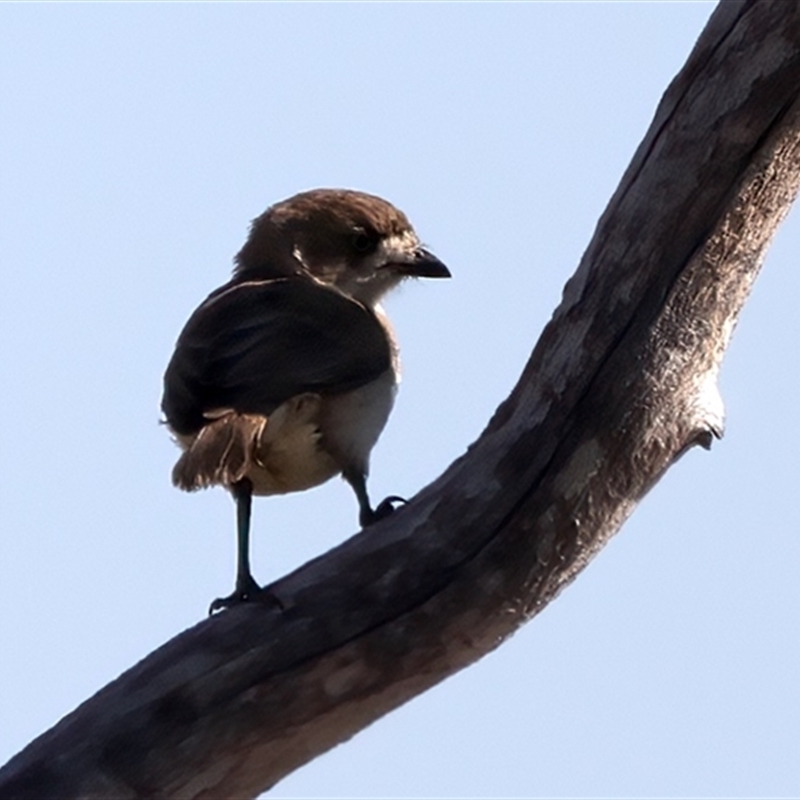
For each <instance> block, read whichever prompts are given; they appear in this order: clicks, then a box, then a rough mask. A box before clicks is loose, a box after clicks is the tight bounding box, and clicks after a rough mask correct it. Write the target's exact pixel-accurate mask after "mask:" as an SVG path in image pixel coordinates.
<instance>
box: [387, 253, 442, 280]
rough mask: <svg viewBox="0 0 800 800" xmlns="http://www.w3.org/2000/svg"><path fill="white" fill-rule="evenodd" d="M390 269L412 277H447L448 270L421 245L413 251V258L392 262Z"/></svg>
mask: <svg viewBox="0 0 800 800" xmlns="http://www.w3.org/2000/svg"><path fill="white" fill-rule="evenodd" d="M391 269H392V270H393V271H394V272H396V273H397V274H398V275H408V276H409V277H412V278H449V277H450V270H449V269H447V267H446V266H445V265H444V264H443V263H442V262H441V261H439V259H438V258H436V256H435V255H433V253H429V252H428V251H427V250H425V249H423V248H422V247H418V248H417V249H416V250H415V251H414V259H413V260H412V261H405V262H403V263H398V262H394V263H393V264H392V265H391Z"/></svg>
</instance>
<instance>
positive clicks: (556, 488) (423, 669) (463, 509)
mask: <svg viewBox="0 0 800 800" xmlns="http://www.w3.org/2000/svg"><path fill="white" fill-rule="evenodd" d="M799 95H800V7H798V6H797V4H795V3H786V2H783V0H745V2H732V1H731V0H726V2H724V3H721V4H720V6H719V7H718V8H717V10H716V11H715V13H714V14H713V16H712V18H711V20H710V22H709V24H708V26H707V27H706V29H705V31H704V32H703V34H702V36H701V38H700V40H699V41H698V43H697V45H696V47H695V49H694V51H693V52H692V54H691V56H690V58H689V60H688V62H687V64H686V66H685V67H684V68H683V70H682V71H681V72H680V74H679V75H678V76H677V77H676V78H675V80H674V81H673V83H672V84H671V86H670V87H669V89H668V90H667V92H666V94H665V95H664V98H663V99H662V102H661V104H660V106H659V108H658V110H657V112H656V116H655V119H654V121H653V123H652V125H651V127H650V130H649V131H648V133H647V135H646V136H645V139H644V141H643V142H642V144H641V145H640V147H639V149H638V151H637V152H636V154H635V156H634V158H633V161H632V163H631V165H630V167H629V168H628V170H627V172H626V173H625V175H624V177H623V179H622V181H621V183H620V186H619V188H618V189H617V191H616V193H615V195H614V197H613V198H612V200H611V202H610V204H609V207H608V209H607V210H606V212H605V213H604V215H603V217H602V218H601V220H600V222H599V224H598V227H597V230H596V232H595V235H594V237H593V239H592V241H591V243H590V245H589V247H588V249H587V251H586V254H585V256H584V258H583V259H582V261H581V264H580V266H579V268H578V270H577V272H576V273H575V275H574V276H573V277H572V278H571V279H570V281H569V283H568V284H567V286H566V288H565V291H564V297H563V301H562V303H561V305H560V306H559V307H558V308H557V309H556V311H555V313H554V315H553V318H552V320H551V322H550V323H549V324H548V325H547V327H546V328H545V330H544V332H543V334H542V337H541V339H540V340H539V342H538V344H537V345H536V348H535V350H534V351H533V354H532V355H531V358H530V360H529V362H528V364H527V366H526V367H525V370H524V372H523V375H522V377H521V379H520V381H519V383H518V385H517V386H516V388H515V389H514V391H513V392H512V394H511V396H510V397H509V398H508V399H507V400H506V401H505V402H504V403H503V404H502V405H501V407H500V408H499V409H498V411H497V412H496V414H495V415H494V418H493V419H492V420H491V422H490V423H489V425H488V427H487V429H486V430H485V431H484V433H483V434H482V436H481V437H480V439H479V440H478V441H477V442H475V443H474V444H473V445H472V446H471V447H470V448H469V450H468V452H467V453H466V454H465V455H464V456H463V457H461V458H460V459H458V460H457V461H456V462H455V463H454V464H453V465H452V466H451V467H450V468H449V469H448V470H447V471H446V472H445V474H444V475H442V476H441V477H440V478H439V479H438V480H437V481H435V482H434V483H433V484H432V485H431V486H429V487H427V488H426V489H425V490H423V491H422V492H421V493H420V494H419V495H418V496H417V497H416V498H414V500H413V502H412V503H410V504H409V505H408V506H406V507H404V508H403V509H401V510H400V511H398V512H397V513H396V514H394V515H393V516H392V517H391V518H389V519H387V520H386V521H384V522H382V523H380V524H379V525H376V526H375V527H374V528H372V529H371V530H370V532H369V534H359V535H357V536H355V537H353V538H352V539H350V540H349V541H347V542H345V543H344V544H343V545H341V546H340V547H338V548H336V549H335V550H332V551H331V552H329V553H327V554H326V555H325V556H323V557H321V558H319V559H316V560H315V561H312V562H311V563H309V564H307V565H305V566H304V567H302V568H301V569H299V570H297V571H296V572H294V573H293V574H291V575H289V576H287V577H286V578H284V579H282V580H280V581H279V582H277V583H276V584H275V585H274V587H273V588H274V591H275V593H276V594H277V595H278V596H279V597H280V598H281V600H282V602H283V604H284V607H285V610H283V611H279V610H277V609H272V608H268V607H263V606H252V605H251V606H244V607H238V608H235V609H232V610H229V611H226V612H225V613H223V614H221V615H219V616H217V617H214V618H212V619H209V620H205V621H204V622H202V623H200V624H198V625H197V626H195V627H194V628H192V629H191V630H189V631H186V632H185V633H183V634H181V635H180V636H178V637H176V638H175V639H173V640H172V641H171V642H169V643H167V644H166V645H164V646H163V647H161V648H160V649H159V650H157V651H156V652H155V653H153V654H152V655H150V656H148V657H147V658H146V659H145V660H144V661H142V662H140V663H139V664H138V665H136V666H135V667H133V668H132V669H131V670H129V671H128V672H126V673H125V674H124V675H122V676H121V677H120V678H119V679H117V680H116V681H114V682H113V683H112V684H110V685H109V686H107V687H105V688H104V689H103V690H102V691H100V692H99V693H98V694H97V695H95V697H93V698H91V699H90V700H88V701H87V702H86V703H84V704H83V705H82V706H81V707H79V708H78V709H77V710H76V711H75V712H73V713H72V714H70V715H69V716H68V717H66V718H65V719H63V720H62V721H61V722H60V723H59V724H58V725H57V726H55V727H54V728H53V729H52V730H50V731H48V732H47V733H45V734H44V735H43V736H41V737H40V738H38V739H37V740H35V741H34V742H33V743H32V744H31V745H29V746H28V747H27V748H26V749H25V750H24V751H22V752H21V753H20V754H19V755H17V756H16V757H15V758H14V759H12V760H11V761H10V762H9V763H8V764H7V765H6V766H5V767H4V768H3V769H2V770H0V795H1V796H2V797H3V798H25V799H27V798H36V800H42V798H48V797H53V798H55V797H58V798H64V797H81V798H87V799H88V798H103V799H104V800H107V798H145V797H154V796H157V797H159V798H169V797H181V798H212V797H213V798H219V797H223V796H224V797H252V796H254V795H256V794H257V793H259V792H260V791H263V790H264V789H266V788H268V787H269V786H272V785H274V783H275V782H276V781H278V780H280V779H281V778H282V777H283V776H285V775H286V774H287V773H289V772H291V771H292V770H293V769H295V768H297V767H298V766H300V765H302V764H303V763H305V762H307V761H309V760H310V759H312V758H314V757H315V756H316V755H318V754H319V753H322V752H324V751H325V750H327V749H328V748H330V747H332V746H333V745H335V744H337V743H338V742H341V741H343V740H345V739H347V738H348V737H350V736H351V735H352V734H353V733H355V732H356V731H358V730H360V729H361V728H363V727H364V726H366V725H368V724H369V723H370V722H372V721H373V720H375V719H376V718H378V717H379V716H381V715H382V714H385V713H386V712H387V711H389V710H391V709H392V708H394V707H396V706H398V705H400V704H401V703H403V702H405V701H406V700H408V699H410V698H411V697H413V696H415V695H416V694H418V693H420V692H422V691H424V690H425V689H426V688H428V687H429V686H431V685H433V684H435V683H437V682H438V681H440V680H442V679H443V678H445V677H447V676H448V675H451V674H453V673H454V672H456V671H457V670H459V669H461V668H463V667H465V666H467V665H468V664H470V663H472V662H474V661H475V660H477V659H478V658H480V657H481V656H483V655H485V654H486V653H487V652H489V651H490V650H492V649H493V648H494V647H496V646H497V645H499V644H500V643H501V642H502V641H503V640H504V639H505V638H506V637H507V636H509V635H510V634H511V633H512V632H513V631H514V630H515V629H516V628H518V627H519V626H520V625H521V624H522V623H524V622H525V621H526V620H527V619H529V618H530V617H531V616H532V615H534V614H535V613H536V612H537V611H538V610H539V609H541V608H542V607H543V606H544V605H545V604H546V603H548V602H549V601H550V600H552V599H553V597H555V596H556V594H557V593H558V592H559V591H560V589H561V588H563V587H564V586H565V585H566V584H567V583H568V582H569V581H571V580H572V579H573V578H574V577H575V575H576V574H577V573H578V572H579V571H580V570H581V569H582V568H583V567H584V566H585V565H586V564H587V563H588V561H589V560H590V559H591V558H592V556H593V555H594V554H595V553H596V552H597V551H598V550H599V549H600V548H601V547H602V546H603V544H604V543H605V542H606V541H607V540H608V538H609V537H610V536H611V535H612V534H613V533H614V532H615V531H616V530H617V529H618V528H619V526H620V525H621V524H622V522H623V521H624V520H625V518H626V517H627V516H628V515H629V514H630V513H631V511H632V510H633V508H634V507H635V506H636V504H637V502H638V501H639V499H640V498H641V497H642V496H643V494H644V493H645V492H646V491H647V490H648V489H649V488H650V487H651V486H652V485H653V484H654V483H655V482H656V481H657V480H658V479H659V477H660V476H661V475H662V474H663V473H664V472H665V471H666V469H667V468H668V467H669V466H670V465H671V464H672V463H673V462H674V461H675V460H676V459H677V458H678V457H679V456H680V455H681V454H682V453H683V452H684V451H685V450H686V449H687V448H689V447H691V446H692V445H694V444H701V445H703V446H706V447H707V446H709V445H710V443H711V440H712V438H713V437H714V436H719V435H721V431H722V424H723V412H722V402H721V399H720V397H719V393H718V390H717V380H716V379H717V373H718V370H719V365H720V361H721V358H722V356H723V353H724V350H725V348H726V346H727V343H728V341H729V338H730V335H731V332H732V330H733V327H734V325H735V322H736V319H737V316H738V314H739V311H740V309H741V307H742V304H743V303H744V301H745V300H746V297H747V294H748V292H749V289H750V286H751V284H752V282H753V280H754V278H755V276H756V274H757V272H758V269H759V266H760V264H761V261H762V259H763V255H764V252H765V249H766V247H767V245H768V243H769V241H770V239H771V237H772V234H773V233H774V231H775V229H776V227H777V225H778V224H779V223H780V221H781V220H782V219H783V217H784V216H785V214H786V212H787V211H788V208H789V206H790V204H791V202H792V200H793V199H794V197H795V194H796V192H797V188H798V184H799V183H800V136H799V135H798V134H799V133H800V101H799V100H798V96H799Z"/></svg>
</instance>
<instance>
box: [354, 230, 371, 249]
mask: <svg viewBox="0 0 800 800" xmlns="http://www.w3.org/2000/svg"><path fill="white" fill-rule="evenodd" d="M353 247H354V248H355V249H356V250H358V252H359V253H366V252H368V251H370V250H373V249H374V248H375V242H374V240H373V238H372V237H371V236H370V235H369V234H368V233H367V232H366V231H363V230H357V231H356V232H355V234H354V235H353Z"/></svg>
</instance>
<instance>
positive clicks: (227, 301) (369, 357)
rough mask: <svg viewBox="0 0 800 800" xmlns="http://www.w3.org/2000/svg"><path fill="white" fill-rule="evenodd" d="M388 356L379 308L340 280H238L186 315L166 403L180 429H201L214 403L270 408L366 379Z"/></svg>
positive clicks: (168, 414)
mask: <svg viewBox="0 0 800 800" xmlns="http://www.w3.org/2000/svg"><path fill="white" fill-rule="evenodd" d="M391 359H392V355H391V345H390V342H389V337H388V335H387V333H386V331H385V329H384V328H383V326H382V325H381V324H380V322H379V321H378V319H377V317H376V316H375V314H374V313H373V312H372V311H371V310H369V309H367V308H365V307H364V306H362V305H361V304H360V303H357V302H355V301H354V300H350V299H349V298H347V297H345V296H344V295H343V294H341V293H340V292H338V291H336V290H334V289H327V288H325V287H324V286H320V285H319V284H316V283H313V282H311V281H308V280H297V279H292V278H287V279H281V280H269V281H251V282H247V283H240V284H234V285H233V286H231V287H230V288H227V289H226V288H224V287H223V289H222V290H220V291H218V292H215V293H214V294H212V295H211V296H210V297H209V298H208V299H207V300H206V301H205V302H204V303H203V305H201V306H200V307H199V308H198V309H197V310H196V311H195V312H194V314H192V316H191V317H190V318H189V321H188V322H187V323H186V327H185V328H184V329H183V331H182V332H181V335H180V337H179V338H178V343H177V345H176V347H175V353H174V354H173V356H172V359H171V360H170V362H169V366H168V367H167V371H166V374H165V375H164V397H163V399H162V401H161V407H162V409H163V411H164V414H165V416H166V418H167V422H168V423H169V425H170V426H171V427H172V429H173V430H174V431H175V432H176V433H182V434H190V433H195V432H196V431H198V430H200V428H202V427H203V425H205V424H206V423H207V421H208V420H207V419H206V418H205V417H204V416H203V415H204V413H205V412H207V411H213V410H214V409H222V408H231V409H234V410H235V411H238V412H241V413H254V414H265V415H269V414H270V413H272V411H274V409H275V408H277V407H278V406H279V405H280V404H281V403H283V402H284V401H285V400H288V399H289V398H290V397H293V396H294V395H296V394H300V393H301V392H323V393H338V392H345V391H348V390H350V389H356V388H358V387H359V386H363V385H364V384H366V383H369V382H370V381H372V380H374V379H375V378H377V377H378V376H379V375H381V374H382V373H383V372H385V371H386V370H387V369H388V368H389V367H390V365H391Z"/></svg>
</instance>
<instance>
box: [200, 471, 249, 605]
mask: <svg viewBox="0 0 800 800" xmlns="http://www.w3.org/2000/svg"><path fill="white" fill-rule="evenodd" d="M231 494H232V495H233V499H234V500H235V501H236V545H237V548H236V589H235V591H234V592H233V594H229V595H228V596H227V597H218V598H217V599H216V600H214V602H213V603H211V606H210V608H209V609H208V613H209V614H213V613H214V612H215V611H221V610H222V609H223V608H228V607H229V606H233V605H236V604H237V603H243V602H245V601H246V600H252V599H253V597H254V596H255V595H256V594H259V593H261V591H262V589H261V587H260V586H259V585H258V584H257V583H256V582H255V580H254V579H253V576H252V574H251V573H250V509H251V506H252V503H253V484H252V483H251V482H250V480H249V479H247V478H242V480H240V481H237V482H236V483H234V484H233V486H231Z"/></svg>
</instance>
